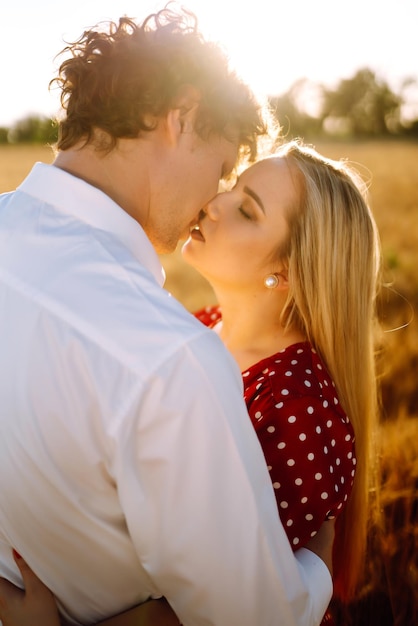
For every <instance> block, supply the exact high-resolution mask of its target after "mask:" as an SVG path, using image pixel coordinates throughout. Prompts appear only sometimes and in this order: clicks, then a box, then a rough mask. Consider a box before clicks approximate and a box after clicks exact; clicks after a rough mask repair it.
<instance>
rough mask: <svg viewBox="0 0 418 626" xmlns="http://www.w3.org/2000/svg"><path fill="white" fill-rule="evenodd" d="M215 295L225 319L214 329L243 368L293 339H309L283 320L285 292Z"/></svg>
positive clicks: (293, 340)
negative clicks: (281, 320)
mask: <svg viewBox="0 0 418 626" xmlns="http://www.w3.org/2000/svg"><path fill="white" fill-rule="evenodd" d="M216 295H217V298H218V302H219V305H220V307H221V310H222V321H221V322H220V323H219V325H217V327H215V330H216V331H217V332H218V334H219V336H220V337H221V339H222V341H223V342H224V344H225V346H226V347H227V348H228V350H229V351H230V352H231V354H232V355H233V357H234V358H235V360H236V361H237V363H238V365H239V367H240V370H241V371H244V370H246V369H248V368H249V367H250V366H251V365H254V364H255V363H258V362H259V361H261V360H262V359H265V358H267V357H269V356H271V355H272V354H275V353H276V352H279V351H280V350H283V349H284V348H287V347H288V346H290V345H292V344H294V343H298V342H300V341H305V340H306V337H305V336H304V335H303V333H301V332H300V331H299V330H297V329H288V330H286V331H285V329H284V328H283V326H282V324H281V322H280V316H281V313H282V310H283V306H284V303H285V295H284V294H279V293H276V292H270V291H267V290H266V292H265V293H264V292H261V293H257V294H253V295H248V294H234V295H231V294H227V295H226V296H225V294H219V293H217V294H216Z"/></svg>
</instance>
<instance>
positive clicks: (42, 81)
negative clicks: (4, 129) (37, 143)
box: [0, 0, 418, 126]
mask: <svg viewBox="0 0 418 626" xmlns="http://www.w3.org/2000/svg"><path fill="white" fill-rule="evenodd" d="M2 4H3V6H2V8H1V9H0V20H1V25H2V28H1V37H0V71H1V73H0V77H1V98H0V126H10V125H12V124H13V123H14V122H16V121H18V120H20V119H22V118H24V117H26V116H28V115H31V114H38V115H46V116H53V115H55V113H57V111H58V107H59V101H58V94H57V92H56V91H55V92H51V93H50V92H49V91H48V83H49V80H50V79H51V78H53V77H54V76H55V73H56V70H57V67H58V61H57V60H56V59H55V56H56V54H57V53H58V52H59V51H60V50H61V49H62V48H63V47H64V45H65V41H66V40H67V41H71V40H75V39H77V38H78V37H79V36H80V35H81V34H82V32H83V30H84V29H85V28H88V27H90V26H92V25H94V24H96V23H98V22H100V21H102V20H108V19H114V20H117V19H118V18H119V17H120V16H121V15H128V16H129V17H133V18H137V19H139V20H140V21H141V20H142V19H143V18H144V17H145V16H146V15H148V13H150V12H153V11H155V10H158V9H159V8H162V6H163V4H165V0H161V1H160V2H158V1H155V0H136V1H132V0H100V1H99V0H72V1H71V2H68V0H66V2H62V1H61V0H11V1H10V2H7V6H5V4H6V3H5V2H4V3H2ZM183 4H184V5H185V6H186V7H187V8H189V9H191V10H192V11H194V12H195V13H196V15H197V17H198V19H199V24H200V29H201V30H202V31H203V33H204V34H205V36H206V37H207V38H209V39H214V40H216V41H218V42H219V43H220V44H221V45H222V46H223V48H224V49H225V51H226V53H227V54H228V56H229V58H230V62H231V65H232V66H233V67H234V68H235V69H236V70H237V72H238V73H239V74H240V75H241V77H242V78H243V79H244V80H245V81H246V82H247V83H249V84H250V86H251V87H252V88H253V89H254V91H255V92H256V93H257V94H259V95H260V96H265V95H279V94H281V93H284V92H285V91H287V90H288V89H289V87H290V86H291V85H292V84H293V83H294V82H295V81H296V80H298V79H300V78H307V79H309V80H312V81H313V82H317V83H321V84H324V85H326V86H328V87H331V88H333V87H334V86H336V85H337V84H338V82H339V81H340V80H342V79H344V78H351V77H352V76H353V75H354V74H355V72H356V71H357V70H358V69H359V68H361V67H369V68H370V69H372V70H373V71H375V72H376V74H377V75H378V76H379V77H381V78H382V79H384V80H386V81H387V82H388V83H389V85H390V86H391V88H392V89H394V90H395V91H397V90H398V89H399V88H400V85H401V83H402V81H403V80H404V79H405V78H408V77H413V78H416V79H417V80H418V37H417V25H418V0H396V2H395V1H394V0H345V1H344V2H342V1H341V0H287V2H283V1H282V0H184V2H183ZM408 101H409V102H410V104H409V115H410V116H412V117H414V118H415V117H418V88H416V89H415V90H414V89H411V90H410V91H409V95H408Z"/></svg>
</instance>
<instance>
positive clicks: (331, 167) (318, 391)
mask: <svg viewBox="0 0 418 626" xmlns="http://www.w3.org/2000/svg"><path fill="white" fill-rule="evenodd" d="M365 198H366V192H365V185H364V184H363V182H362V181H361V179H360V178H359V177H357V175H356V174H355V173H354V171H352V170H351V169H350V168H349V167H348V166H347V164H346V163H345V162H342V161H341V162H336V161H332V160H329V159H326V158H325V157H323V156H321V155H320V154H318V152H316V151H315V150H314V149H312V148H310V147H306V146H303V145H302V144H301V143H299V142H290V143H288V144H286V145H284V146H282V147H281V148H280V149H279V150H278V151H277V153H276V154H274V155H273V156H271V157H269V158H267V159H264V160H262V161H259V162H258V163H256V164H255V165H253V166H251V167H250V168H249V169H247V170H246V171H245V172H244V173H243V174H242V175H241V176H240V177H239V179H238V181H237V183H236V185H235V186H234V187H233V189H232V190H231V191H228V192H225V193H221V194H218V195H217V196H216V197H215V198H214V199H213V200H212V201H211V202H210V203H209V204H208V205H207V206H206V207H205V208H204V210H202V211H201V214H200V217H199V220H198V222H197V223H196V225H195V227H194V228H193V229H192V231H191V234H190V237H189V239H188V240H187V242H186V243H185V245H184V247H183V255H184V258H185V260H186V261H187V262H188V263H190V264H191V265H193V266H194V267H195V268H196V269H197V270H198V271H199V272H200V273H201V274H202V275H203V276H204V277H205V278H207V279H208V281H209V282H210V283H211V285H212V287H213V289H214V292H215V294H216V297H217V300H218V302H219V306H217V307H210V308H208V309H205V310H203V311H200V312H198V313H197V316H198V317H199V319H201V321H203V322H204V323H206V324H207V325H210V326H212V327H213V329H214V331H215V332H217V333H218V334H219V335H220V337H221V338H222V340H223V341H224V342H225V345H226V346H227V347H228V349H229V350H230V351H231V353H232V354H233V356H234V357H235V359H236V361H237V363H238V365H239V367H240V370H241V372H242V375H243V382H244V394H245V399H246V402H247V406H248V411H249V414H250V417H251V419H252V422H253V424H254V427H255V429H256V431H257V434H258V436H259V439H260V442H261V445H262V447H263V450H264V454H265V457H266V461H267V464H268V466H269V469H270V472H271V478H272V482H273V487H274V489H275V493H276V497H277V503H278V509H279V513H280V516H281V519H282V521H283V525H284V527H285V529H286V530H287V533H288V537H289V540H290V542H291V544H292V546H293V548H294V549H297V548H300V547H302V546H304V545H306V544H307V542H308V541H309V539H310V538H311V537H313V536H314V535H315V534H316V532H317V531H318V529H319V527H320V526H321V524H322V522H323V521H324V520H325V519H336V539H335V545H334V559H333V560H334V562H333V569H334V590H335V595H336V596H337V597H339V598H340V599H342V600H343V601H347V600H349V599H350V598H352V597H353V595H354V594H355V591H356V586H357V583H358V578H359V575H360V573H361V571H362V565H363V559H364V554H365V546H366V533H367V519H368V495H369V489H370V477H371V476H372V475H373V472H372V468H371V465H370V463H371V458H372V455H371V442H372V439H373V437H372V432H373V427H374V422H375V419H376V414H377V400H376V397H377V394H376V376H375V362H374V324H375V319H376V317H375V296H376V290H377V281H378V276H379V262H380V251H379V240H378V235H377V229H376V226H375V222H374V219H373V216H372V214H371V211H370V209H369V207H368V205H367V202H366V199H365ZM151 604H156V605H157V606H158V603H151ZM162 606H163V607H164V610H166V608H167V607H166V605H164V604H162ZM157 610H158V609H157ZM140 611H141V609H140V610H139V611H138V613H137V615H140ZM0 615H1V612H0ZM132 615H133V613H132ZM132 615H131V617H132ZM12 617H13V616H12ZM117 619H118V621H117V622H116V621H112V624H116V623H120V624H124V623H125V624H126V623H133V622H126V621H124V619H127V618H122V617H121V618H120V621H119V618H117ZM325 620H326V621H327V620H328V621H330V620H331V617H330V616H329V615H328V614H327V616H326V618H325ZM50 623H51V626H52V625H53V624H56V623H58V622H56V621H52V618H51V622H50ZM138 623H145V622H138ZM149 623H152V619H150V620H149ZM154 623H162V622H159V621H158V619H156V621H155V622H154ZM164 623H167V624H168V623H169V622H168V621H167V622H164ZM173 623H175V621H174V622H173ZM5 624H6V622H5ZM15 624H17V625H18V624H23V622H18V621H16V622H14V621H9V622H7V626H14V625H15ZM43 624H44V626H47V622H45V621H44V622H43Z"/></svg>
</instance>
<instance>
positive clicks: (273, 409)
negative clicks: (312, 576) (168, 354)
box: [196, 307, 356, 550]
mask: <svg viewBox="0 0 418 626" xmlns="http://www.w3.org/2000/svg"><path fill="white" fill-rule="evenodd" d="M196 315H197V317H198V319H200V320H201V321H202V322H203V323H204V324H206V325H207V326H212V325H214V324H215V323H216V322H217V321H219V319H220V318H221V314H220V311H219V308H218V307H208V308H207V309H205V310H204V311H201V312H198V313H197V314H196ZM242 376H243V382H244V398H245V401H246V403H247V408H248V412H249V415H250V418H251V421H252V423H253V426H254V428H255V430H256V432H257V435H258V437H259V440H260V443H261V446H262V448H263V451H264V456H265V458H266V461H267V465H268V466H269V471H270V477H271V480H272V483H273V487H274V493H275V495H276V500H277V505H278V509H279V514H280V518H281V520H282V522H283V526H284V528H285V530H286V533H287V535H288V538H289V541H290V544H291V545H292V547H293V549H294V550H297V549H298V548H300V547H302V546H304V545H305V544H306V543H307V541H309V539H310V538H311V537H313V536H315V534H316V533H317V531H318V529H319V527H320V526H321V524H322V522H323V521H324V519H334V518H335V517H337V516H338V515H339V514H340V513H341V511H342V510H343V508H344V506H345V504H346V502H347V499H348V496H349V494H350V492H351V488H352V485H353V480H354V475H355V466H356V458H355V445H354V433H353V429H352V426H351V424H350V422H349V420H348V418H347V416H346V415H345V413H344V411H343V409H342V407H341V404H340V402H339V400H338V397H337V392H336V389H335V385H334V383H333V381H332V380H331V378H330V376H329V374H328V372H327V369H326V367H325V365H324V363H323V362H322V361H321V359H320V358H319V355H318V354H317V352H316V351H315V350H314V349H313V348H312V346H311V345H310V344H309V343H307V342H304V343H298V344H294V345H292V346H289V347H288V348H286V349H285V350H282V351H280V352H279V353H277V354H274V355H272V356H271V357H269V358H267V359H263V360H262V361H260V362H259V363H256V364H254V365H253V366H252V367H250V368H249V369H248V370H246V371H245V372H243V373H242Z"/></svg>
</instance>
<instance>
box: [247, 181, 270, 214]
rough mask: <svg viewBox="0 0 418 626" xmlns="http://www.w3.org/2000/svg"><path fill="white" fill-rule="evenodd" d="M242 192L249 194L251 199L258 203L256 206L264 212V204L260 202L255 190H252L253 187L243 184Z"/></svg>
mask: <svg viewBox="0 0 418 626" xmlns="http://www.w3.org/2000/svg"><path fill="white" fill-rule="evenodd" d="M243 191H244V193H246V194H247V195H248V196H251V198H252V199H253V200H255V201H256V202H257V204H258V206H259V207H260V209H261V210H262V211H263V213H264V214H265V213H266V211H265V209H264V205H263V203H262V202H261V198H260V196H259V195H258V194H256V193H255V191H253V189H250V187H247V186H245V187H244V189H243Z"/></svg>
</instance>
